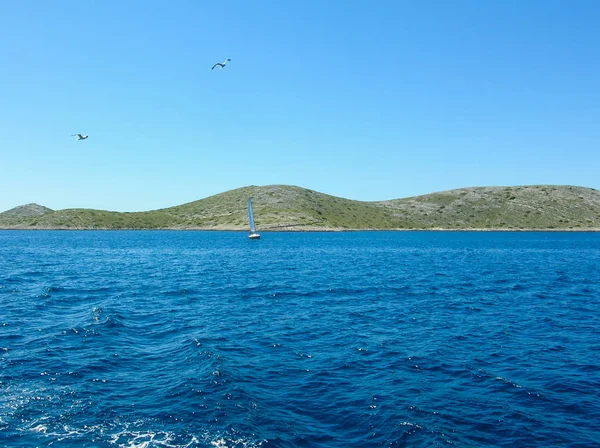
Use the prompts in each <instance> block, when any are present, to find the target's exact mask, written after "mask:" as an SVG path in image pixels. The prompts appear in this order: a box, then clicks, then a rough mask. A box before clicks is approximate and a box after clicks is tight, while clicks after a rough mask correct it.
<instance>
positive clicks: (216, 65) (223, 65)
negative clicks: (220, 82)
mask: <svg viewBox="0 0 600 448" xmlns="http://www.w3.org/2000/svg"><path fill="white" fill-rule="evenodd" d="M229 61H231V59H229V58H227V59H225V62H223V63H220V62H217V63H216V64H215V65H213V67H212V68H211V70H214V69H215V67H219V68H220V69H223V68H224V67H225V66H226V65H227V63H228V62H229Z"/></svg>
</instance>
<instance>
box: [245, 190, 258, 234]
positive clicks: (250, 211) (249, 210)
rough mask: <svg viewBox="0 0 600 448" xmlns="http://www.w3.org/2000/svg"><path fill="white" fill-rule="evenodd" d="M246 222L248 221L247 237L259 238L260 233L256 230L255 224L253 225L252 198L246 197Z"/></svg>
mask: <svg viewBox="0 0 600 448" xmlns="http://www.w3.org/2000/svg"><path fill="white" fill-rule="evenodd" d="M248 222H249V223H250V235H248V238H250V239H251V240H258V239H260V233H258V232H257V231H256V226H255V225H254V212H253V211H252V198H248Z"/></svg>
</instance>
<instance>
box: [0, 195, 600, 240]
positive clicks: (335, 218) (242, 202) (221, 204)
mask: <svg viewBox="0 0 600 448" xmlns="http://www.w3.org/2000/svg"><path fill="white" fill-rule="evenodd" d="M250 196H251V197H252V198H253V204H254V212H255V218H256V224H257V227H258V228H259V230H350V229H381V230H383V229H450V230H459V229H467V230H468V229H489V230H492V229H498V230H519V229H536V230H556V229H565V230H599V229H600V192H599V191H597V190H594V189H591V188H583V187H572V186H553V185H536V186H522V187H474V188H461V189H457V190H449V191H443V192H439V193H432V194H428V195H423V196H416V197H412V198H405V199H394V200H388V201H381V202H364V201H353V200H350V199H343V198H338V197H335V196H330V195H327V194H323V193H319V192H316V191H313V190H308V189H305V188H300V187H295V186H286V185H270V186H264V187H256V186H250V187H243V188H238V189H235V190H231V191H227V192H224V193H220V194H217V195H214V196H210V197H208V198H205V199H201V200H199V201H194V202H190V203H187V204H182V205H178V206H175V207H170V208H165V209H160V210H153V211H148V212H136V213H120V212H109V211H104V210H91V209H66V210H56V211H55V210H51V209H48V208H46V207H42V206H39V205H36V204H28V205H26V206H21V207H16V208H14V209H12V210H9V211H6V212H4V213H0V228H3V229H209V230H246V229H247V228H248V223H247V215H246V213H247V210H246V204H247V199H248V197H250Z"/></svg>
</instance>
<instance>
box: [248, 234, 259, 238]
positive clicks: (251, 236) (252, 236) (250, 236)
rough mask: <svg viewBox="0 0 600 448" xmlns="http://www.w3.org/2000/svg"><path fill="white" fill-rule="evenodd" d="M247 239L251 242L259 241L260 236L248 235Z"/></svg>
mask: <svg viewBox="0 0 600 448" xmlns="http://www.w3.org/2000/svg"><path fill="white" fill-rule="evenodd" d="M248 238H250V239H251V240H259V239H260V234H258V233H251V234H250V235H248Z"/></svg>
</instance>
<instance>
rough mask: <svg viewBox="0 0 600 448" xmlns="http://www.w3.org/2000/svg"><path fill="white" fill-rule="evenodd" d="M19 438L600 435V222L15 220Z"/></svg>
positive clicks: (4, 371)
mask: <svg viewBox="0 0 600 448" xmlns="http://www.w3.org/2000/svg"><path fill="white" fill-rule="evenodd" d="M0 306H1V314H0V446H7V447H8V446H10V447H31V446H60V447H71V446H72V447H81V446H88V447H212V446H217V447H257V446H263V447H271V446H272V447H302V446H306V447H364V446H446V445H448V444H451V445H454V446H511V447H512V446H582V447H583V446H594V445H598V444H600V430H599V429H598V422H600V332H599V329H600V318H599V316H600V235H599V234H592V233H491V232H485V233H460V232H449V233H444V232H439V233H437V232H423V233H420V232H414V233H411V232H358V233H264V234H263V238H262V240H260V241H250V240H248V239H247V237H246V235H245V234H243V233H236V232H169V231H164V232H162V231H99V232H95V231H62V232H61V231H0Z"/></svg>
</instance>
